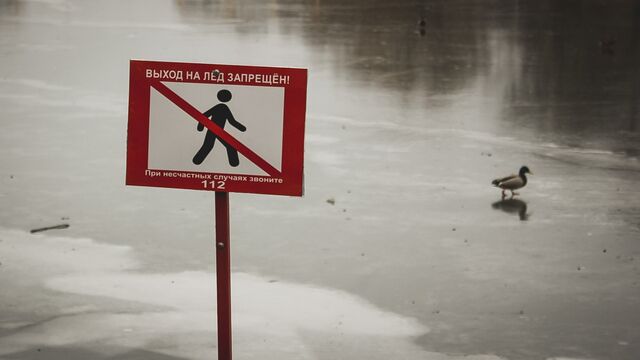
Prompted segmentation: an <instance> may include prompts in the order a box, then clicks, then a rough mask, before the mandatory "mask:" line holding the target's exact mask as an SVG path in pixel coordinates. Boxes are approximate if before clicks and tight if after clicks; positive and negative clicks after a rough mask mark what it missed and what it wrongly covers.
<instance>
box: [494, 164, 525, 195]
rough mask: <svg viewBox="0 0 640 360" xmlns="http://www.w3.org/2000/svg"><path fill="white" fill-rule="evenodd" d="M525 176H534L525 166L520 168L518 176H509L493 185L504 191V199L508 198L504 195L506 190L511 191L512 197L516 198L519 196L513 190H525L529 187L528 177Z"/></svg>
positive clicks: (497, 180)
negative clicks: (526, 186)
mask: <svg viewBox="0 0 640 360" xmlns="http://www.w3.org/2000/svg"><path fill="white" fill-rule="evenodd" d="M525 174H531V175H533V173H532V172H531V170H529V168H528V167H526V166H523V167H521V168H520V171H519V172H518V175H509V176H506V177H503V178H499V179H495V180H493V181H492V182H491V184H493V186H496V187H499V188H500V189H502V198H503V199H504V198H505V196H506V195H505V193H504V192H505V191H506V190H509V191H511V197H514V196H515V195H518V193H517V192H514V191H513V190H517V189H520V188H523V187H524V186H525V185H527V177H526V176H525Z"/></svg>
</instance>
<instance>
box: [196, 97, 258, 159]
mask: <svg viewBox="0 0 640 360" xmlns="http://www.w3.org/2000/svg"><path fill="white" fill-rule="evenodd" d="M218 100H220V101H221V103H220V104H218V105H216V106H214V107H212V108H211V109H209V110H207V111H205V112H204V113H203V115H204V116H206V117H207V118H210V119H211V120H212V121H213V123H214V124H216V125H218V126H219V127H220V128H222V129H224V125H225V124H226V123H227V120H228V121H229V124H231V125H232V126H234V127H235V128H236V129H238V130H240V131H243V132H244V131H246V130H247V128H246V127H245V126H244V125H242V124H241V123H239V122H238V121H236V119H235V118H234V117H233V114H232V113H231V110H230V109H229V107H228V106H227V104H225V103H226V102H228V101H229V100H231V91H229V90H220V91H218ZM202 130H204V125H203V124H200V123H198V131H202ZM216 139H218V141H219V142H220V143H222V145H224V147H225V148H227V157H228V159H229V165H231V166H233V167H236V166H238V165H239V164H240V159H239V158H238V151H237V150H236V149H234V148H233V147H232V146H231V145H229V144H227V143H226V142H225V141H224V140H222V139H220V138H218V136H217V135H216V134H214V133H213V132H211V131H210V130H207V134H206V135H205V137H204V143H203V144H202V147H200V150H198V153H196V155H195V156H194V157H193V163H194V164H196V165H200V164H202V162H203V161H204V159H206V157H207V155H209V152H211V150H212V149H213V145H214V144H215V141H216Z"/></svg>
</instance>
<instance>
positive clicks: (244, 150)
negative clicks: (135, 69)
mask: <svg viewBox="0 0 640 360" xmlns="http://www.w3.org/2000/svg"><path fill="white" fill-rule="evenodd" d="M149 85H151V86H153V87H154V88H155V89H156V90H158V92H160V94H162V95H164V96H165V97H166V98H167V99H169V100H171V102H172V103H174V104H176V106H178V107H179V108H180V109H182V110H183V111H184V112H186V113H187V114H189V115H190V116H191V117H192V118H194V119H195V120H196V121H198V122H199V123H200V124H202V125H204V126H205V127H206V128H207V129H209V130H210V131H211V132H213V133H214V134H216V135H217V136H218V138H220V139H221V140H223V141H224V142H226V143H227V144H229V145H231V146H232V147H233V148H234V149H236V150H238V152H240V154H242V155H244V156H245V157H246V158H247V159H249V160H250V161H251V162H252V163H254V164H256V165H257V166H258V167H259V168H260V169H262V170H264V171H265V172H266V173H267V174H269V175H271V176H273V177H281V176H282V173H281V172H280V171H278V169H276V168H275V167H273V166H271V164H269V163H268V162H267V161H266V160H265V159H263V158H262V157H260V155H258V154H256V153H255V152H253V151H252V150H251V149H249V148H248V147H246V146H245V145H244V144H242V143H241V142H240V141H238V140H236V138H234V137H233V136H231V135H230V134H229V133H228V132H226V131H224V130H223V129H222V128H221V127H219V126H218V125H216V124H214V123H213V122H212V121H211V120H209V118H207V117H206V116H204V115H203V114H202V113H201V112H200V111H198V109H196V108H194V107H193V106H192V105H191V104H189V103H188V102H187V101H186V100H184V99H183V98H181V97H180V96H179V95H178V94H176V93H175V92H173V91H172V90H171V89H169V88H168V87H167V86H166V85H165V84H163V83H161V82H160V81H158V80H149Z"/></svg>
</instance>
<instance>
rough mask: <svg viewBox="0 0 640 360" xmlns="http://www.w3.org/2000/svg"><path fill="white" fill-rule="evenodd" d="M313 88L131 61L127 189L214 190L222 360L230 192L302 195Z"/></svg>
mask: <svg viewBox="0 0 640 360" xmlns="http://www.w3.org/2000/svg"><path fill="white" fill-rule="evenodd" d="M306 90H307V70H306V69H294V68H275V67H258V66H240V65H221V64H193V63H176V62H159V61H142V60H132V61H131V64H130V80H129V122H128V131H127V175H126V184H127V185H136V186H152V187H164V188H178V189H191V190H205V191H214V192H215V223H216V229H215V234H216V236H215V244H216V246H215V247H216V290H217V316H218V321H217V325H218V359H219V360H231V358H232V351H231V348H232V336H231V247H230V235H229V230H230V226H229V193H230V192H242V193H255V194H270V195H288V196H302V194H303V192H304V184H303V163H304V123H305V112H306V96H307V95H306ZM194 120H195V121H194Z"/></svg>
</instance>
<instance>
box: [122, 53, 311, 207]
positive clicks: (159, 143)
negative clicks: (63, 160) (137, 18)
mask: <svg viewBox="0 0 640 360" xmlns="http://www.w3.org/2000/svg"><path fill="white" fill-rule="evenodd" d="M129 86H130V87H129V127H128V137H127V180H126V183H127V185H141V186H158V187H172V188H181V189H195V190H209V191H223V192H246V193H260V194H274V195H294V196H301V195H302V192H303V155H304V120H305V109H306V86H307V71H306V69H291V68H274V67H254V66H235V65H217V64H190V63H172V62H155V61H138V60H132V61H131V69H130V84H129Z"/></svg>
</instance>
